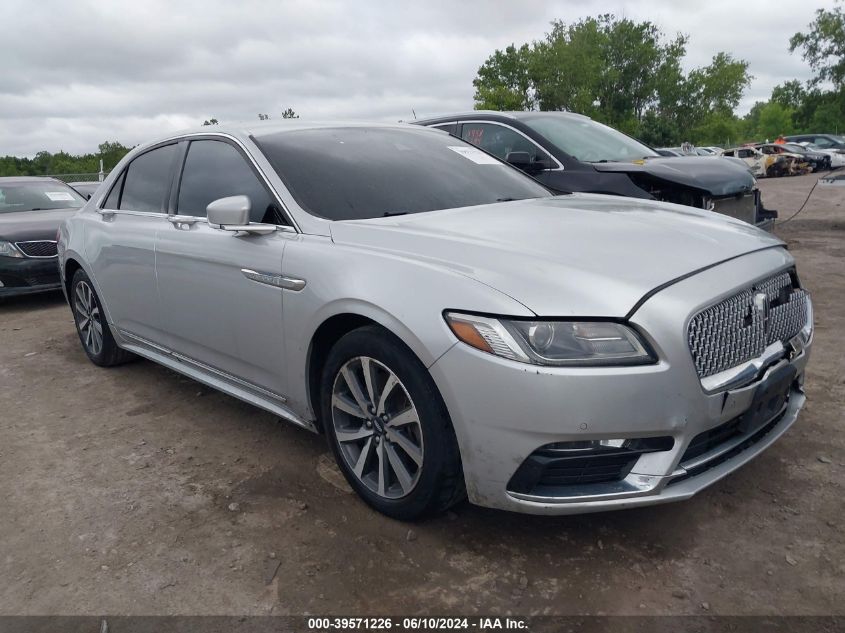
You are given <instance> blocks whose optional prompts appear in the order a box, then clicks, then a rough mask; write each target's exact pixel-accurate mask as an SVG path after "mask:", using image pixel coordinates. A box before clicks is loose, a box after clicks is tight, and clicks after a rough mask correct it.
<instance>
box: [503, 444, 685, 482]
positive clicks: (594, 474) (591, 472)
mask: <svg viewBox="0 0 845 633" xmlns="http://www.w3.org/2000/svg"><path fill="white" fill-rule="evenodd" d="M674 442H675V441H674V439H673V438H671V437H654V438H644V439H633V440H626V441H625V442H624V444H623V445H622V446H618V447H610V446H602V447H596V448H576V449H561V448H557V446H559V445H555V444H550V445H547V446H544V447H542V448H539V449H537V450H536V451H534V452H533V453H532V454H531V455H529V456H528V458H526V460H525V461H524V462H523V463H522V465H521V466H520V467H519V468H518V469H517V471H516V472H515V473H514V475H513V477H511V480H510V482H509V483H508V487H507V488H508V490H509V491H511V492H517V493H523V494H531V495H537V496H563V495H561V494H560V493H561V489H566V488H567V487H571V486H578V485H588V484H601V483H610V482H617V481H622V480H623V479H625V477H627V476H628V473H630V472H631V469H632V468H633V467H634V464H636V463H637V460H638V459H639V458H640V456H641V455H644V454H645V453H653V452H655V451H665V450H671V449H672V446H673V445H674Z"/></svg>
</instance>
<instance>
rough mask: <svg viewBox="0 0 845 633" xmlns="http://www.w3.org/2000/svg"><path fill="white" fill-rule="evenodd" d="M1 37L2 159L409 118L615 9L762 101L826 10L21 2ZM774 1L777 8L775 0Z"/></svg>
mask: <svg viewBox="0 0 845 633" xmlns="http://www.w3.org/2000/svg"><path fill="white" fill-rule="evenodd" d="M9 4H10V3H9V2H6V5H7V6H6V7H5V11H4V13H5V14H6V15H11V16H12V19H11V20H9V21H8V22H6V24H5V28H4V30H3V36H2V38H0V59H3V60H4V63H3V64H2V67H0V139H2V142H0V155H4V154H14V155H32V154H34V153H35V152H37V151H39V150H42V149H46V150H48V151H58V150H60V149H64V150H66V151H70V152H87V151H92V150H94V149H95V148H96V146H97V145H98V144H99V143H100V142H102V141H104V140H119V141H121V142H123V143H125V144H135V143H139V142H141V141H143V140H146V139H148V138H151V137H154V136H157V135H160V134H165V133H168V132H170V131H173V130H176V129H182V128H184V127H189V126H193V125H197V124H199V123H201V122H202V120H203V119H206V118H209V117H212V116H213V117H216V118H217V119H219V120H220V121H223V122H225V121H233V120H243V119H254V118H257V114H258V113H259V112H261V113H268V114H270V115H271V116H274V117H277V116H279V115H280V113H281V111H282V110H283V109H285V108H287V107H293V108H294V109H295V110H296V111H297V112H298V113H300V114H301V115H303V116H305V117H309V118H330V119H373V120H398V119H405V120H407V119H410V118H412V116H413V115H412V110H413V111H416V113H417V115H418V116H425V115H433V114H437V113H443V112H448V111H455V110H467V109H471V108H472V104H473V100H472V95H473V88H472V79H473V78H474V77H475V73H476V71H477V69H478V67H479V66H480V65H481V63H483V61H484V59H485V58H486V57H487V56H488V55H489V54H490V53H492V52H493V50H495V49H496V48H502V47H504V46H507V45H508V44H511V43H517V44H520V43H523V42H526V41H531V40H533V39H538V38H541V37H542V36H543V34H544V33H545V32H547V31H548V30H549V22H550V21H551V20H552V19H555V18H559V19H562V20H564V21H574V20H576V19H578V18H580V17H585V16H587V15H596V14H599V13H606V12H612V13H616V14H617V15H625V16H627V17H630V18H633V19H637V20H645V19H649V20H652V21H655V22H656V23H657V24H658V25H659V26H660V27H661V28H662V29H663V30H664V32H665V33H666V34H667V35H669V36H671V35H674V34H675V33H677V32H683V33H687V34H689V35H690V43H689V46H688V58H687V63H688V65H689V66H690V67H693V66H698V65H703V64H706V63H708V62H709V60H710V58H711V57H712V56H713V54H715V53H716V52H717V51H720V50H726V51H729V52H732V53H733V54H734V55H735V56H736V57H738V58H742V59H746V60H747V61H749V63H750V66H751V68H750V70H751V72H752V74H754V75H755V77H756V79H755V81H754V83H753V85H752V86H751V89H750V90H749V91H748V93H747V94H746V97H745V99H744V100H743V108H744V109H746V110H747V109H748V108H749V107H750V106H751V104H753V102H754V101H756V100H761V99H766V98H767V97H768V95H769V93H770V92H771V88H772V87H773V86H774V85H775V84H777V83H780V82H782V81H785V80H787V79H791V78H799V79H806V78H808V77H809V71H808V69H807V67H806V65H805V64H804V63H803V62H802V61H801V59H800V57H799V56H798V55H790V54H789V52H788V50H787V46H788V45H787V42H788V39H789V37H790V35H792V34H793V33H794V32H796V31H797V30H800V29H803V28H804V27H805V26H806V25H807V23H809V22H810V21H811V20H812V18H813V11H814V10H815V9H816V8H818V7H820V6H831V5H832V1H827V2H825V1H822V0H808V1H807V2H802V3H800V4H799V3H793V4H790V5H785V4H784V5H781V4H779V3H777V4H775V5H773V4H772V3H771V2H770V1H764V0H753V1H748V2H745V3H738V2H727V1H725V0H711V2H707V3H704V2H702V3H698V4H696V5H692V4H691V3H677V2H672V1H670V0H657V1H655V2H649V3H647V4H646V3H642V2H624V1H619V0H616V1H613V0H611V1H609V2H586V3H585V2H566V1H557V2H545V3H529V4H525V3H516V2H505V1H500V2H492V1H489V2H488V1H483V0H465V1H464V2H460V3H453V2H447V1H446V0H432V1H429V2H425V3H415V4H411V3H407V2H388V1H387V0H371V1H367V0H360V1H358V2H355V3H348V2H342V1H340V0H314V1H309V2H302V1H296V2H290V1H282V2H278V1H277V2H270V1H266V2H265V1H258V0H245V1H241V2H238V3H233V2H225V1H222V0H205V1H203V2H179V3H173V2H166V1H164V0H146V1H145V2H143V3H139V2H102V0H97V1H94V0H90V1H86V2H82V1H77V2H73V3H68V2H61V1H54V0H40V1H39V2H32V1H31V0H11V6H8V5H9ZM774 7H776V9H775V8H774Z"/></svg>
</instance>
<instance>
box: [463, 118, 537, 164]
mask: <svg viewBox="0 0 845 633" xmlns="http://www.w3.org/2000/svg"><path fill="white" fill-rule="evenodd" d="M461 138H463V139H464V140H465V141H469V142H470V143H472V144H473V145H477V146H478V147H480V148H481V149H483V150H485V151H487V152H490V153H491V154H493V155H494V156H498V157H499V158H501V159H502V160H505V159H507V157H508V154H510V153H511V152H528V155H529V156H530V157H531V160H532V161H536V160H543V159H546V158H547V154H546V153H545V152H543V151H541V150H540V149H539V148H538V147H537V145H535V144H534V143H533V142H532V141H530V140H528V139H527V138H525V137H524V136H523V135H522V134H520V133H519V132H516V131H515V130H512V129H510V128H507V127H504V126H501V125H496V124H495V123H464V126H463V130H462V131H461Z"/></svg>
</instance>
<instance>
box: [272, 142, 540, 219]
mask: <svg viewBox="0 0 845 633" xmlns="http://www.w3.org/2000/svg"><path fill="white" fill-rule="evenodd" d="M257 142H258V145H259V147H260V148H261V150H262V151H263V152H264V154H265V155H266V156H267V159H268V160H269V161H270V163H271V164H272V165H273V168H274V169H275V170H276V171H277V172H278V174H279V176H280V177H281V178H282V180H283V181H284V182H285V184H286V185H287V187H288V189H289V190H290V192H291V194H292V195H293V196H294V198H296V200H297V202H298V203H299V204H300V206H302V207H303V208H304V209H305V210H307V211H309V212H311V213H313V214H315V215H319V216H322V217H325V218H329V219H331V220H358V219H364V218H376V217H382V216H386V215H394V214H403V213H419V212H422V211H434V210H437V209H452V208H455V207H465V206H474V205H479V204H490V203H494V202H497V201H502V200H516V199H524V198H539V197H545V196H549V195H551V194H550V193H549V191H548V190H547V189H546V188H544V187H543V186H541V185H539V184H538V183H537V182H535V181H534V180H533V179H531V178H529V177H528V176H526V175H524V174H522V173H521V172H519V171H517V170H515V169H513V168H511V167H510V166H508V165H505V164H504V163H501V162H499V161H498V160H496V159H495V158H493V157H491V156H488V155H487V154H485V153H484V152H481V151H479V150H478V149H477V148H475V147H472V146H471V145H469V144H467V143H464V142H463V141H461V140H460V139H457V138H455V137H453V136H446V135H445V134H436V133H434V132H432V131H431V130H427V129H425V128H410V127H408V128H387V127H385V128H366V127H352V128H321V129H312V130H295V131H290V132H281V133H277V134H272V135H267V136H263V137H260V138H258V139H257Z"/></svg>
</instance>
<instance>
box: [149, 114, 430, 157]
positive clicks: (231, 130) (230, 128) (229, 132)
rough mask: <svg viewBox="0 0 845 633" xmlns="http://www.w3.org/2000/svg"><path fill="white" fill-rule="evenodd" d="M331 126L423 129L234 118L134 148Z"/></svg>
mask: <svg viewBox="0 0 845 633" xmlns="http://www.w3.org/2000/svg"><path fill="white" fill-rule="evenodd" d="M331 128H369V129H377V128H382V129H391V128H392V129H401V130H408V131H415V132H419V131H420V129H421V128H420V127H419V126H416V125H410V124H409V123H404V122H396V123H391V122H378V121H376V122H373V121H344V120H338V121H332V120H330V121H310V120H302V119H282V120H279V121H242V122H232V123H226V124H218V125H200V126H197V127H192V128H186V129H183V130H178V131H175V132H171V133H169V134H167V135H163V136H159V137H157V138H155V139H152V140H150V141H148V142H145V143H142V144H141V145H139V146H137V147H136V148H134V150H133V155H135V154H137V153H139V151H138V150H140V151H144V150H146V149H148V148H150V147H152V146H154V145H158V144H160V143H165V142H167V141H173V140H177V139H179V138H182V137H185V136H197V135H201V134H208V135H212V136H214V135H224V136H233V137H235V138H238V139H241V140H243V139H247V138H250V137H252V138H255V139H260V138H264V137H267V136H274V135H276V134H283V133H286V132H294V131H300V130H319V129H331ZM430 132H431V133H434V134H439V133H442V132H440V131H439V130H431V131H430Z"/></svg>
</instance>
